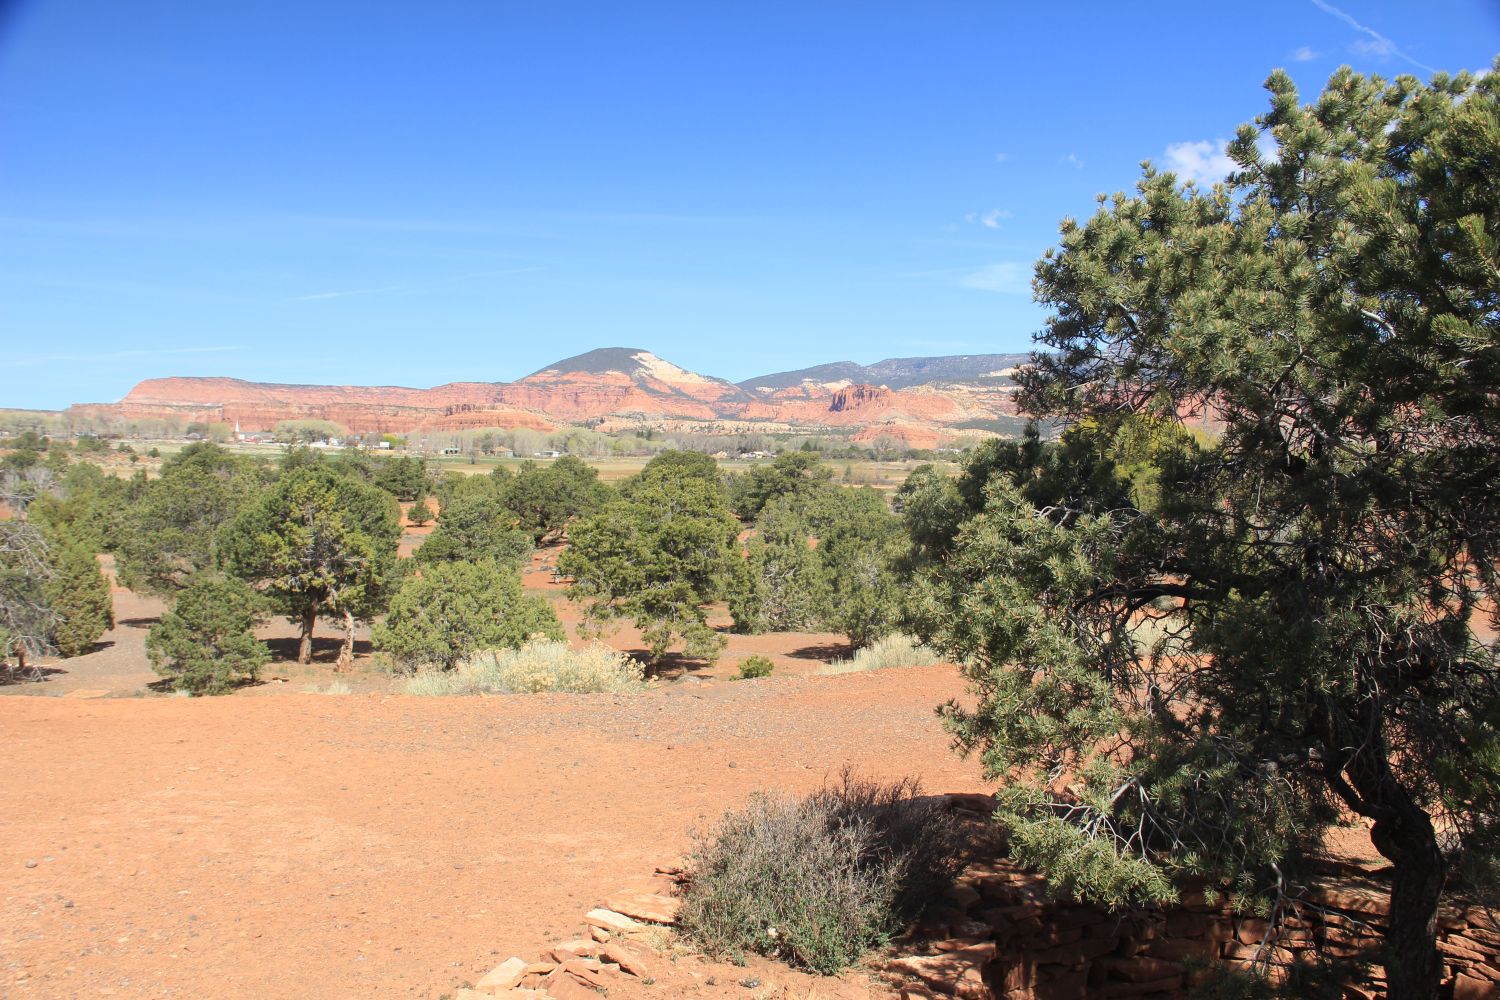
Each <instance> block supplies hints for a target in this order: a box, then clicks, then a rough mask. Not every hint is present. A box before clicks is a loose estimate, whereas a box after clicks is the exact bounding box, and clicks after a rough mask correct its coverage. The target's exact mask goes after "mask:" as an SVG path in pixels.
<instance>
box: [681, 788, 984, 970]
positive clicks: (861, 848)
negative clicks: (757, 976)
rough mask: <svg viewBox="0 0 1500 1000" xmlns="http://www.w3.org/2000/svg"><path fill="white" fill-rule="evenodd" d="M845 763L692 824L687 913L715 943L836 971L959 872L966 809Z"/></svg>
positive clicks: (730, 951)
mask: <svg viewBox="0 0 1500 1000" xmlns="http://www.w3.org/2000/svg"><path fill="white" fill-rule="evenodd" d="M917 792H918V787H917V784H916V782H915V781H912V780H910V779H907V780H903V781H898V782H895V783H893V784H889V785H882V784H877V783H873V782H867V781H860V780H857V779H855V778H853V777H851V776H850V774H849V773H848V772H847V771H846V772H845V773H844V774H843V776H842V778H841V780H840V782H839V783H838V784H831V785H826V786H824V787H823V788H822V789H820V790H819V791H816V792H814V793H813V794H811V795H809V796H807V797H806V798H803V799H791V798H788V797H787V796H785V795H782V794H779V793H768V794H758V795H755V796H753V797H752V798H751V799H750V801H749V803H748V804H747V805H746V806H745V808H743V809H737V810H730V811H729V812H727V813H725V814H724V817H723V818H722V819H721V820H720V821H719V823H718V825H717V826H715V827H714V828H713V829H712V830H709V831H707V832H703V831H698V832H695V833H694V846H693V849H692V852H691V854H690V855H689V864H688V881H687V883H686V887H685V889H684V892H683V904H682V909H681V911H680V912H679V914H678V924H679V926H680V927H681V928H682V930H683V931H684V932H685V933H687V934H688V935H689V936H691V937H692V938H693V939H694V940H695V941H696V942H697V943H698V944H699V945H700V946H701V947H702V948H704V950H706V951H707V952H709V953H710V954H713V955H727V956H729V957H730V958H732V959H735V958H740V957H742V956H743V955H744V954H745V953H747V952H757V953H759V954H763V955H772V956H776V957H779V958H781V959H784V960H785V961H787V962H790V963H792V964H794V965H799V966H802V967H804V968H808V969H812V970H814V971H816V972H821V973H825V974H832V973H835V972H838V971H839V970H840V969H843V968H846V967H848V966H849V965H852V964H853V963H854V962H855V961H857V960H858V959H859V957H860V956H861V955H863V954H864V953H865V952H866V951H868V950H870V949H871V948H874V947H877V946H879V945H880V944H882V943H884V942H885V941H887V940H888V939H889V938H890V937H891V936H892V935H893V934H895V933H896V932H897V931H899V930H900V929H901V928H902V927H903V926H905V924H906V923H907V922H909V921H910V920H912V919H914V918H915V917H916V916H917V915H918V914H919V913H920V911H921V910H922V908H923V907H924V906H925V905H926V903H927V902H928V901H930V900H931V899H933V898H934V897H935V896H936V895H937V893H938V892H939V891H940V890H941V889H942V888H943V887H945V886H946V885H948V884H949V883H951V882H952V880H953V877H954V875H956V874H957V872H958V869H959V866H960V864H961V863H962V858H961V855H962V847H963V838H962V835H961V832H960V828H959V826H958V823H957V821H956V820H955V819H954V818H953V817H952V816H951V815H950V814H949V813H948V812H947V811H945V810H943V809H942V808H941V807H940V806H938V805H936V804H935V803H934V802H932V801H931V800H923V799H920V798H918V797H917Z"/></svg>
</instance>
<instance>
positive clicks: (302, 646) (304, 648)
mask: <svg viewBox="0 0 1500 1000" xmlns="http://www.w3.org/2000/svg"><path fill="white" fill-rule="evenodd" d="M317 623H318V611H317V609H316V608H313V609H311V610H308V611H304V612H302V640H301V642H299V643H298V644H297V662H298V663H311V662H312V650H313V627H314V626H316V625H317Z"/></svg>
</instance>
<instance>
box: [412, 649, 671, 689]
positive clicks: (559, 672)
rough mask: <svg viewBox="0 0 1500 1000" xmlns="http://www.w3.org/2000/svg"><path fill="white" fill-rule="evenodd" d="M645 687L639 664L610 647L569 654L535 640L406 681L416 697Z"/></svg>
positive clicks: (420, 674)
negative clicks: (449, 668) (517, 647)
mask: <svg viewBox="0 0 1500 1000" xmlns="http://www.w3.org/2000/svg"><path fill="white" fill-rule="evenodd" d="M645 687H646V679H645V673H644V670H643V668H642V667H641V665H640V664H639V663H638V662H636V661H635V660H633V659H631V658H630V657H628V656H626V655H625V654H624V653H621V652H619V651H617V650H613V649H610V648H609V647H608V646H603V645H599V644H595V645H593V646H589V647H588V648H586V649H570V648H569V647H568V644H567V643H565V642H556V641H554V640H550V639H534V640H532V641H531V642H528V643H526V644H525V645H524V646H522V647H521V648H519V649H504V650H494V651H491V652H486V653H480V654H478V655H476V656H472V657H470V658H468V659H466V660H463V661H461V662H460V663H459V664H458V665H457V666H456V667H454V668H453V669H452V670H447V671H428V672H423V673H419V674H417V675H416V676H415V677H413V678H411V679H410V680H408V681H407V682H406V693H407V694H416V695H458V694H538V693H541V692H548V691H555V692H565V693H568V694H591V693H599V692H606V693H620V692H626V691H639V690H641V689H643V688H645Z"/></svg>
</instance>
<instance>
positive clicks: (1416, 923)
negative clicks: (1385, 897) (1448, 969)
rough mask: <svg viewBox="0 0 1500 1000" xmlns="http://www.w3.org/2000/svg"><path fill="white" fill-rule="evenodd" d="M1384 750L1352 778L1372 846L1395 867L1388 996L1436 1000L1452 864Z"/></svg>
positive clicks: (1363, 760) (1365, 758) (1353, 770)
mask: <svg viewBox="0 0 1500 1000" xmlns="http://www.w3.org/2000/svg"><path fill="white" fill-rule="evenodd" d="M1380 742H1381V741H1378V740H1377V743H1380ZM1380 749H1381V747H1380V746H1377V747H1374V748H1366V749H1365V751H1364V752H1363V753H1361V754H1360V757H1359V758H1358V759H1356V760H1355V761H1354V762H1353V765H1354V766H1352V767H1350V768H1349V769H1348V774H1349V778H1350V782H1351V784H1352V785H1353V786H1354V789H1356V790H1357V791H1358V800H1359V806H1361V807H1362V808H1358V810H1357V811H1359V812H1361V813H1363V814H1364V815H1366V816H1369V817H1371V818H1372V819H1374V821H1375V822H1374V824H1373V825H1372V826H1371V829H1370V843H1371V844H1373V845H1374V846H1375V849H1376V850H1377V851H1379V852H1380V854H1381V856H1382V857H1384V858H1385V859H1386V860H1388V861H1390V863H1391V870H1392V874H1391V916H1390V927H1389V929H1388V930H1387V931H1386V935H1385V976H1386V983H1387V993H1386V995H1387V997H1388V998H1389V1000H1436V997H1437V996H1438V990H1439V988H1440V987H1441V985H1442V981H1443V960H1442V956H1441V955H1439V954H1438V950H1437V913H1438V903H1439V902H1441V900H1442V896H1443V885H1444V883H1445V882H1446V881H1447V876H1448V863H1447V861H1446V860H1445V859H1444V858H1443V852H1442V850H1441V849H1440V848H1439V847H1438V843H1437V832H1436V831H1435V830H1434V829H1433V826H1432V817H1430V816H1428V815H1427V811H1426V810H1425V809H1423V808H1422V806H1421V804H1420V803H1419V802H1417V800H1416V799H1415V798H1413V797H1412V795H1411V793H1410V792H1409V791H1408V790H1407V789H1406V787H1405V786H1403V785H1402V784H1401V782H1400V781H1399V780H1397V778H1396V776H1395V774H1393V773H1392V771H1391V766H1390V761H1389V760H1388V759H1387V758H1386V757H1385V756H1384V755H1383V754H1382V753H1380ZM1346 801H1347V800H1346ZM1351 804H1353V803H1351Z"/></svg>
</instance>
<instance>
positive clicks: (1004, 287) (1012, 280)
mask: <svg viewBox="0 0 1500 1000" xmlns="http://www.w3.org/2000/svg"><path fill="white" fill-rule="evenodd" d="M958 283H959V284H960V285H962V286H963V287H964V288H975V289H978V290H979V291H981V292H1002V293H1004V294H1007V295H1026V294H1028V293H1030V291H1031V265H1030V264H1029V263H1026V262H1023V261H1018V260H1007V261H1001V262H1000V263H998V264H986V265H985V266H984V267H981V268H979V269H978V270H976V271H970V272H968V273H967V274H964V275H962V276H961V277H960V278H959V279H958Z"/></svg>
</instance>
